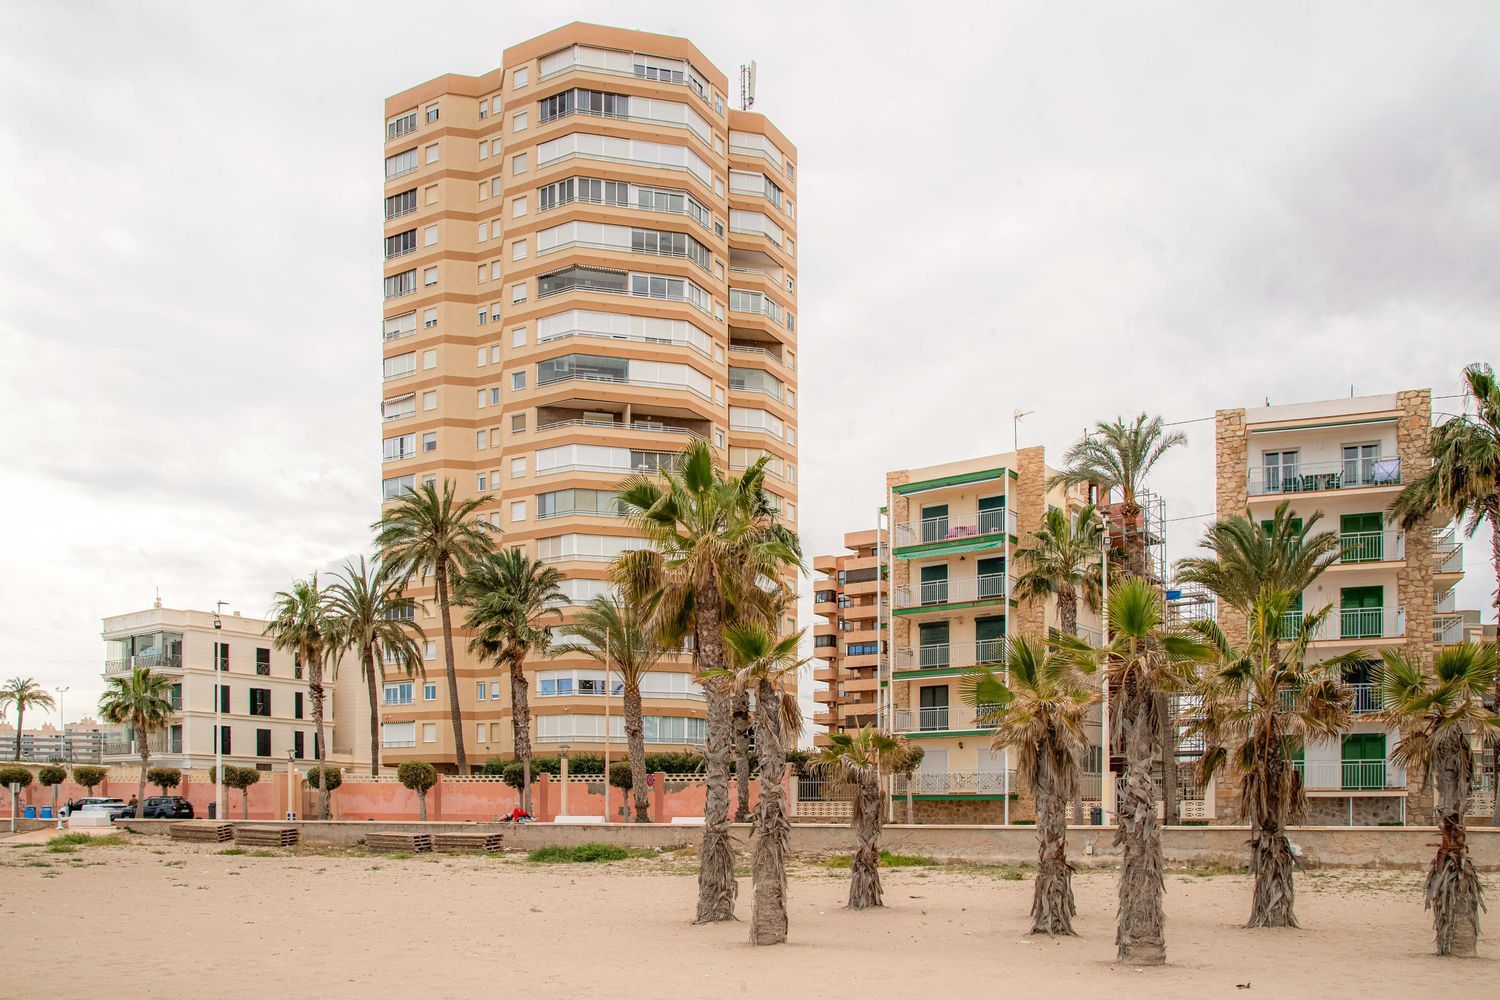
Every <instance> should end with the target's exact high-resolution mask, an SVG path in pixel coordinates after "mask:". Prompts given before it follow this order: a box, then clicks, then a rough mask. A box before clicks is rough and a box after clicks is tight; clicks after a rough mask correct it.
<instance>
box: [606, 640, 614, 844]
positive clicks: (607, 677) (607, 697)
mask: <svg viewBox="0 0 1500 1000" xmlns="http://www.w3.org/2000/svg"><path fill="white" fill-rule="evenodd" d="M613 690H614V688H613V687H612V686H611V685H610V682H609V629H605V630H604V822H606V823H608V822H609V695H610V692H611V691H613Z"/></svg>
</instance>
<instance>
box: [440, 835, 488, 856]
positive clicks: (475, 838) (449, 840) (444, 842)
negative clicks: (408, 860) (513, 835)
mask: <svg viewBox="0 0 1500 1000" xmlns="http://www.w3.org/2000/svg"><path fill="white" fill-rule="evenodd" d="M504 839H505V834H503V833H435V834H433V835H432V849H433V850H435V851H442V852H443V853H447V854H451V853H453V852H455V851H486V852H488V851H498V850H500V844H501V842H502V841H503V840H504Z"/></svg>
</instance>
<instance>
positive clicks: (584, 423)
mask: <svg viewBox="0 0 1500 1000" xmlns="http://www.w3.org/2000/svg"><path fill="white" fill-rule="evenodd" d="M548 384H549V385H550V384H551V383H548ZM567 427H587V428H599V429H603V430H616V431H638V432H640V433H643V434H686V435H687V436H688V437H692V438H699V439H700V440H701V439H702V438H703V435H702V434H699V433H698V432H697V431H695V430H692V429H690V428H687V427H671V426H669V425H667V424H643V423H640V422H639V421H635V422H632V423H625V422H624V421H622V420H588V419H585V418H582V417H579V418H576V419H573V420H554V421H552V422H551V423H550V424H541V425H539V426H538V427H537V433H538V434H540V433H541V432H542V431H555V430H561V429H563V428H567Z"/></svg>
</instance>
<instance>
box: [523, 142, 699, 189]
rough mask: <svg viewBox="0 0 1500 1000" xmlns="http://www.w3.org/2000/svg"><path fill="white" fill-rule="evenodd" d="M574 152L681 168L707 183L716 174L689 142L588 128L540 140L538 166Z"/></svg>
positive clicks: (567, 156)
mask: <svg viewBox="0 0 1500 1000" xmlns="http://www.w3.org/2000/svg"><path fill="white" fill-rule="evenodd" d="M573 156H578V157H584V158H588V159H596V160H615V161H621V160H623V161H629V162H633V163H640V164H644V165H646V166H651V167H665V168H667V169H669V170H682V171H686V172H687V173H690V174H692V175H693V176H694V177H696V178H698V180H700V181H702V182H703V183H704V184H707V183H709V180H710V178H711V177H712V176H713V175H712V171H711V170H710V169H709V166H708V164H707V163H705V162H704V161H703V158H702V157H700V156H699V155H698V154H697V153H694V152H693V151H692V150H690V149H688V148H687V147H686V146H677V145H672V144H670V143H664V142H651V141H649V140H645V139H623V138H619V137H616V136H605V135H593V134H590V133H587V132H570V133H569V134H567V135H562V136H558V137H557V138H556V139H549V140H547V141H546V142H544V143H541V144H540V145H539V146H537V151H536V162H537V165H538V166H545V165H546V164H548V163H554V162H557V161H559V160H565V159H567V158H569V157H573Z"/></svg>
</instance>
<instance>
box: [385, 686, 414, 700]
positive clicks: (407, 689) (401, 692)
mask: <svg viewBox="0 0 1500 1000" xmlns="http://www.w3.org/2000/svg"><path fill="white" fill-rule="evenodd" d="M411 696H412V684H411V682H410V681H402V682H399V683H395V684H387V685H386V686H385V703H386V704H387V705H410V704H411Z"/></svg>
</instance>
